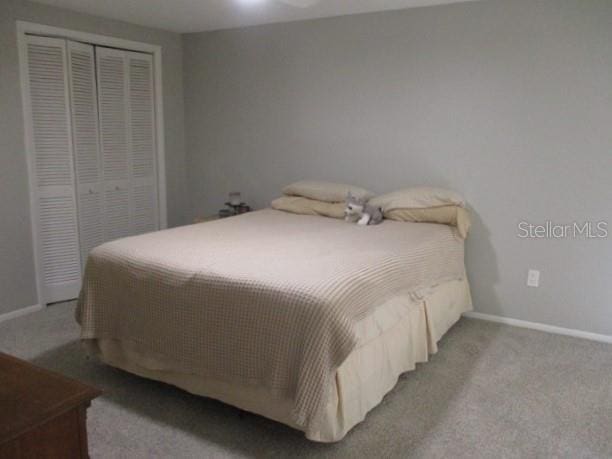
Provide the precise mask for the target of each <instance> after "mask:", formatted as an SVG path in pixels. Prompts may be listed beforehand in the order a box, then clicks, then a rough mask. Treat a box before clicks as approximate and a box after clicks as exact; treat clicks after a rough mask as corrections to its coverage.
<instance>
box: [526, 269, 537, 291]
mask: <svg viewBox="0 0 612 459" xmlns="http://www.w3.org/2000/svg"><path fill="white" fill-rule="evenodd" d="M527 286H529V287H539V286H540V271H538V270H537V269H530V270H529V272H528V273H527Z"/></svg>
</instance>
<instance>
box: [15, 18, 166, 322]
mask: <svg viewBox="0 0 612 459" xmlns="http://www.w3.org/2000/svg"><path fill="white" fill-rule="evenodd" d="M16 25H17V47H18V53H19V78H20V82H21V97H22V106H23V125H24V146H25V154H26V160H27V166H28V180H29V183H28V185H29V193H30V222H31V231H32V252H33V256H34V269H35V274H36V289H37V292H36V296H37V304H36V305H33V306H28V307H27V308H25V309H27V310H28V311H34V310H38V309H40V308H42V307H44V306H45V305H46V300H45V297H44V283H43V277H42V260H41V256H40V254H41V247H40V240H39V236H38V234H39V218H38V196H37V192H36V176H35V175H34V174H35V172H36V170H35V164H34V141H33V126H32V113H31V109H30V107H31V100H30V91H29V84H28V81H27V76H28V56H27V40H26V36H27V35H41V36H47V37H52V38H61V39H66V40H74V41H81V42H84V43H89V44H92V45H99V46H106V47H111V48H122V49H126V50H132V51H137V52H144V53H149V54H151V55H152V58H153V82H154V103H155V108H154V113H155V131H156V139H155V151H156V153H157V158H156V160H157V161H156V169H157V177H156V178H157V204H158V223H159V228H160V229H165V228H167V225H168V223H167V208H166V162H165V138H164V133H165V131H164V108H163V93H162V47H161V46H159V45H153V44H150V43H143V42H137V41H131V40H124V39H122V38H115V37H109V36H105V35H98V34H92V33H87V32H80V31H76V30H70V29H65V28H61V27H52V26H48V25H44V24H37V23H33V22H27V21H16ZM25 309H24V311H25Z"/></svg>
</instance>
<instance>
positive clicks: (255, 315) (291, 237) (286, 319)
mask: <svg viewBox="0 0 612 459" xmlns="http://www.w3.org/2000/svg"><path fill="white" fill-rule="evenodd" d="M463 248H464V246H463V239H462V238H461V237H460V236H459V235H458V234H457V232H456V229H455V228H451V227H448V226H445V225H436V224H424V223H418V224H417V223H404V222H394V221H388V220H387V221H385V222H383V223H382V224H380V225H377V226H374V227H361V226H357V225H352V224H349V223H346V222H344V221H341V220H336V219H331V218H323V217H317V216H304V215H294V214H288V213H285V212H281V211H277V210H271V209H268V210H264V211H259V212H253V213H251V214H247V215H243V216H240V217H234V218H231V219H227V220H224V221H217V222H211V223H205V224H200V225H191V226H187V227H181V228H176V229H172V230H166V231H160V232H157V233H150V234H147V235H141V236H135V237H132V238H125V239H122V240H119V241H113V242H111V243H107V244H104V245H102V246H100V247H97V248H96V249H94V250H93V251H92V252H91V254H90V257H89V259H88V263H87V267H86V271H85V276H84V281H83V289H82V291H81V295H80V297H79V301H78V306H77V320H78V321H79V323H80V324H81V337H82V338H83V339H91V340H109V341H110V342H112V341H120V342H121V343H122V345H123V346H124V347H125V346H129V350H130V351H135V352H141V351H146V354H147V356H154V357H155V358H156V359H157V360H158V361H160V362H161V361H163V363H164V365H170V366H169V367H168V368H169V369H170V370H171V371H174V372H176V373H179V374H186V375H197V376H203V377H206V378H210V379H211V380H216V381H220V382H222V383H223V384H222V385H224V386H226V387H228V386H230V385H231V386H235V387H241V388H245V390H243V391H242V393H244V394H251V392H253V393H254V394H255V395H253V394H251V395H249V396H250V397H251V396H252V397H253V398H254V399H257V396H256V395H257V393H258V392H260V391H263V392H264V393H265V394H266V397H267V400H268V404H271V405H274V406H279V407H280V406H283V404H285V403H287V401H289V403H290V412H289V413H288V416H289V420H290V422H288V423H289V424H290V425H293V426H295V427H297V428H300V429H301V430H303V431H305V432H306V435H307V436H308V437H309V438H316V437H317V436H321V435H322V434H320V432H322V431H323V430H324V427H325V417H326V416H327V414H326V409H327V407H328V402H329V400H330V397H333V393H332V389H333V380H334V378H336V376H337V370H338V368H339V367H340V366H341V365H342V364H343V362H345V361H346V360H347V358H348V357H349V355H351V354H352V352H353V351H355V350H356V349H358V348H360V347H362V345H363V341H364V338H363V336H362V335H363V330H362V328H363V327H362V323H363V322H362V321H363V320H365V319H367V318H368V317H371V316H372V315H373V314H375V313H377V311H380V310H390V309H393V308H402V307H406V305H408V304H413V303H414V302H415V299H418V298H419V297H422V296H423V295H424V294H425V293H426V292H427V291H429V290H430V289H431V288H432V287H435V286H437V285H441V284H442V283H444V282H450V281H453V280H455V281H458V280H463V279H465V268H464V264H463ZM421 309H423V308H421ZM415 314H416V312H415ZM420 314H421V315H423V316H424V315H425V311H424V309H423V312H421V313H420ZM415 320H416V319H415ZM413 322H414V321H413ZM421 328H422V327H421ZM365 330H369V328H368V327H365ZM366 334H367V333H366ZM372 338H373V337H372ZM104 342H106V341H104ZM158 357H161V358H159V359H158ZM151 363H152V362H151ZM247 389H248V390H247ZM219 398H220V397H219ZM255 411H256V410H255Z"/></svg>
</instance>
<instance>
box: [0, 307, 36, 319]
mask: <svg viewBox="0 0 612 459" xmlns="http://www.w3.org/2000/svg"><path fill="white" fill-rule="evenodd" d="M42 308H43V306H41V305H40V304H33V305H32V306H27V307H25V308H21V309H17V310H16V311H11V312H6V313H4V314H0V322H4V321H5V320H11V319H14V318H16V317H20V316H25V315H26V314H31V313H33V312H36V311H40V310H41V309H42Z"/></svg>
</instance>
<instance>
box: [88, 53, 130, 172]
mask: <svg viewBox="0 0 612 459" xmlns="http://www.w3.org/2000/svg"><path fill="white" fill-rule="evenodd" d="M96 61H97V73H98V110H99V113H100V147H101V152H102V155H101V156H102V170H103V174H104V180H105V181H106V180H127V179H129V177H130V173H129V171H128V167H129V165H130V164H129V160H128V154H129V151H128V119H127V91H128V89H127V74H126V53H125V52H124V51H120V50H116V49H109V48H100V47H96Z"/></svg>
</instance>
